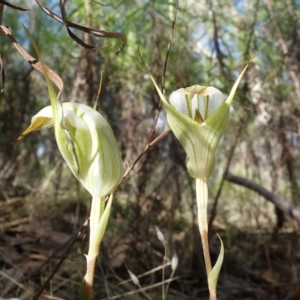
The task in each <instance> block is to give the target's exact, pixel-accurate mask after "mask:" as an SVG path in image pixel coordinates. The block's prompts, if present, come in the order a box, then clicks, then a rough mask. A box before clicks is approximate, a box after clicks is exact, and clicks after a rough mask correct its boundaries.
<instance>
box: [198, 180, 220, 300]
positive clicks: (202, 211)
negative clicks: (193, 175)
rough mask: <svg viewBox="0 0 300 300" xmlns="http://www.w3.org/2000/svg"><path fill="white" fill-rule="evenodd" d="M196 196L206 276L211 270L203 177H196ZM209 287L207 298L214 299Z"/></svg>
mask: <svg viewBox="0 0 300 300" xmlns="http://www.w3.org/2000/svg"><path fill="white" fill-rule="evenodd" d="M196 196H197V206H198V226H199V231H200V236H201V241H202V249H203V256H204V262H205V268H206V273H207V276H208V275H209V273H210V272H211V269H212V266H211V259H210V252H209V244H208V223H207V200H208V191H207V181H206V179H203V178H198V179H196ZM208 288H209V299H210V300H216V299H217V296H216V290H215V288H212V287H211V286H208Z"/></svg>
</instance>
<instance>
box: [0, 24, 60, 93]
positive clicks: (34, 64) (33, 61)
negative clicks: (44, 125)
mask: <svg viewBox="0 0 300 300" xmlns="http://www.w3.org/2000/svg"><path fill="white" fill-rule="evenodd" d="M0 29H1V30H2V31H3V32H4V33H5V35H6V36H7V37H8V38H9V39H10V40H11V42H12V43H13V45H14V46H15V48H16V49H17V50H18V51H19V53H20V54H21V55H22V56H23V57H24V58H25V59H26V60H27V61H28V62H29V63H30V64H31V65H32V67H33V68H35V69H36V70H37V71H39V72H41V73H42V74H44V68H45V69H46V70H47V74H48V76H49V78H50V79H51V81H52V82H53V83H54V84H55V85H56V86H57V88H58V89H59V94H58V95H59V96H60V94H61V92H62V90H63V87H64V84H63V81H62V80H61V78H60V77H59V76H58V75H57V74H56V73H55V72H54V71H53V70H52V69H50V68H49V67H48V66H46V65H45V64H44V66H43V65H42V63H41V62H39V61H38V60H36V59H35V58H34V57H32V56H31V55H30V54H29V53H28V52H27V51H25V50H24V49H23V48H22V47H21V46H20V45H19V44H18V42H17V41H16V39H15V38H14V37H13V35H12V34H11V32H10V31H9V30H8V29H7V28H6V27H5V26H3V25H0ZM59 96H58V98H59Z"/></svg>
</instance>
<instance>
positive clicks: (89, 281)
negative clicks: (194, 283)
mask: <svg viewBox="0 0 300 300" xmlns="http://www.w3.org/2000/svg"><path fill="white" fill-rule="evenodd" d="M111 204H112V195H111V196H110V198H109V201H108V203H107V205H106V207H105V198H104V197H101V198H99V197H93V200H92V207H91V214H90V239H89V251H88V254H87V255H86V274H85V276H84V281H83V286H82V290H81V293H80V300H91V299H92V293H93V283H94V274H95V266H96V261H97V257H98V255H99V250H100V244H101V241H102V238H103V235H104V232H105V229H106V226H107V222H108V218H109V215H110V208H111Z"/></svg>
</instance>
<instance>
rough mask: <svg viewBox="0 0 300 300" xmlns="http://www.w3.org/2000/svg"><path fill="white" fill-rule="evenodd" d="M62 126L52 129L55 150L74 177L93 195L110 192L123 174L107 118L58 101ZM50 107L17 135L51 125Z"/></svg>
mask: <svg viewBox="0 0 300 300" xmlns="http://www.w3.org/2000/svg"><path fill="white" fill-rule="evenodd" d="M62 116H63V120H64V124H65V128H64V127H62V126H61V125H59V127H58V128H56V130H55V133H56V140H57V144H58V147H59V150H60V152H61V154H62V156H63V158H64V159H65V161H66V163H67V165H68V167H69V168H70V170H71V171H72V173H73V174H74V176H75V177H76V178H77V179H78V180H79V181H80V182H81V184H82V185H83V186H84V187H85V188H86V190H87V191H88V192H89V193H90V194H91V195H92V196H93V197H99V198H101V197H103V196H106V195H107V194H109V193H111V192H112V191H113V190H114V188H115V187H116V185H117V184H118V183H119V182H120V181H121V179H122V176H123V167H122V160H121V156H120V151H119V147H118V144H117V141H116V139H115V136H114V134H113V132H112V129H111V127H110V126H109V124H108V123H107V121H106V120H105V119H104V118H103V117H102V116H101V114H100V113H98V112H97V111H96V110H94V109H92V108H91V107H89V106H87V105H84V104H81V103H75V102H65V103H63V104H62ZM53 126H55V125H54V118H53V110H52V107H51V106H47V107H45V108H43V109H42V110H41V111H39V112H38V113H37V114H36V115H35V116H34V117H33V118H32V120H31V125H30V126H29V127H28V129H27V130H25V131H24V133H23V134H22V135H21V136H20V138H18V140H20V139H21V138H22V137H23V136H25V135H26V134H28V133H29V132H31V131H34V130H39V129H46V128H50V127H53Z"/></svg>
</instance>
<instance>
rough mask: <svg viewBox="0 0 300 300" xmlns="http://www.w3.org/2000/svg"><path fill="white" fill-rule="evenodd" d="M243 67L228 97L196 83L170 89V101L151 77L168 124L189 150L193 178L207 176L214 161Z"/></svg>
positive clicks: (187, 150) (212, 167)
mask: <svg viewBox="0 0 300 300" xmlns="http://www.w3.org/2000/svg"><path fill="white" fill-rule="evenodd" d="M247 67H248V65H247V66H246V67H245V68H244V70H243V71H242V73H241V74H240V76H239V77H238V79H237V81H236V82H235V84H234V86H233V87H232V90H231V92H230V94H229V96H228V98H227V99H226V100H225V98H224V96H223V94H222V93H221V92H220V91H219V90H218V89H216V88H214V87H210V86H200V85H194V86H191V87H187V88H181V89H179V90H176V91H174V92H173V93H171V95H170V97H169V101H167V100H166V98H165V96H164V95H163V94H162V93H161V91H160V89H159V88H158V86H157V84H156V83H155V81H154V79H153V77H152V76H151V79H152V81H153V83H154V85H155V87H156V90H157V92H158V93H159V95H160V98H161V100H162V102H163V105H164V108H165V109H166V111H167V118H168V122H169V125H170V127H171V129H172V131H173V133H174V135H175V136H176V137H177V139H178V140H179V142H180V143H181V145H182V146H183V148H184V150H185V152H186V154H187V168H188V170H189V172H190V174H191V175H192V176H193V177H194V178H201V179H205V180H207V179H208V178H209V177H210V175H211V174H212V171H213V170H214V165H215V153H216V150H217V147H218V144H219V142H220V139H221V138H222V136H223V134H224V131H225V129H226V125H227V122H228V118H229V110H230V105H231V103H232V100H233V97H234V95H235V92H236V89H237V87H238V84H239V82H240V80H241V78H242V76H243V74H244V72H245V71H246V69H247Z"/></svg>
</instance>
